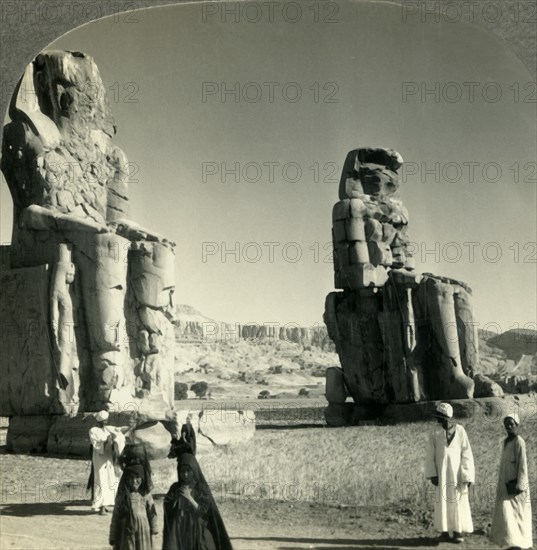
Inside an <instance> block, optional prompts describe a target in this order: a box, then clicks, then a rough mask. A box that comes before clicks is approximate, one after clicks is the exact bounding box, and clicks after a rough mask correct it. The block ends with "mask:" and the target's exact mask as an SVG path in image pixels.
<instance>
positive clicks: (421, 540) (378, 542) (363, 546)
mask: <svg viewBox="0 0 537 550" xmlns="http://www.w3.org/2000/svg"><path fill="white" fill-rule="evenodd" d="M234 540H252V541H253V540H269V541H274V542H282V543H288V544H293V543H295V544H298V543H300V544H301V545H302V544H310V545H313V544H315V548H317V549H318V550H350V549H353V550H354V549H356V550H358V549H359V550H395V549H398V548H434V547H436V546H438V539H436V538H431V537H414V538H412V537H411V538H393V539H389V538H386V537H381V538H378V539H372V538H370V539H320V538H302V537H297V538H292V537H266V538H265V537H259V538H256V537H238V538H237V539H234ZM317 545H323V546H317ZM278 548H279V550H296V548H297V547H296V546H287V545H285V546H279V547H278Z"/></svg>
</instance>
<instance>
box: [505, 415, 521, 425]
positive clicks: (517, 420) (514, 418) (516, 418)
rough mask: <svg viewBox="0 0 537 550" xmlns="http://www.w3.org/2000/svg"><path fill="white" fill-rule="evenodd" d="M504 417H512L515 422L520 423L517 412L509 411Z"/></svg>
mask: <svg viewBox="0 0 537 550" xmlns="http://www.w3.org/2000/svg"><path fill="white" fill-rule="evenodd" d="M505 418H512V419H513V420H514V421H515V424H516V425H517V426H518V425H519V424H520V417H519V416H518V413H516V412H514V413H509V414H508V415H507V416H506V417H505ZM505 418H504V420H505Z"/></svg>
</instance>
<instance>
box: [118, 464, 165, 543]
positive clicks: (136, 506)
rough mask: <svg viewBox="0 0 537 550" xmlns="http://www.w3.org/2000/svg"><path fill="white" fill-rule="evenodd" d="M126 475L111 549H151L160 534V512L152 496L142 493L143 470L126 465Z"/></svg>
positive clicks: (119, 500) (140, 466)
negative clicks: (158, 525) (158, 519)
mask: <svg viewBox="0 0 537 550" xmlns="http://www.w3.org/2000/svg"><path fill="white" fill-rule="evenodd" d="M123 476H124V478H125V483H124V484H123V486H122V489H121V490H120V491H118V495H117V497H116V502H115V506H114V513H113V515H112V524H111V525H110V541H109V542H110V546H113V547H114V550H151V548H153V536H154V535H155V534H156V533H157V532H158V527H157V512H156V510H155V504H154V502H153V498H152V496H151V493H147V494H145V495H144V494H142V493H141V492H140V487H141V486H142V482H143V478H144V468H143V466H142V465H140V464H133V465H131V466H127V467H126V468H125V471H124V472H123Z"/></svg>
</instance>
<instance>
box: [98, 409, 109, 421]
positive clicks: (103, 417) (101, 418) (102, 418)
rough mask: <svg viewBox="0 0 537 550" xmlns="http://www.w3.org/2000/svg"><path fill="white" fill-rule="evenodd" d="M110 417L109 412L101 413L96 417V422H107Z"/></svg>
mask: <svg viewBox="0 0 537 550" xmlns="http://www.w3.org/2000/svg"><path fill="white" fill-rule="evenodd" d="M109 416H110V415H109V414H108V411H99V412H98V413H97V414H96V415H95V420H97V422H105V421H106V420H108V417H109Z"/></svg>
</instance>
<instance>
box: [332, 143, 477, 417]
mask: <svg viewBox="0 0 537 550" xmlns="http://www.w3.org/2000/svg"><path fill="white" fill-rule="evenodd" d="M402 164H403V159H402V158H401V156H400V155H399V153H397V152H396V151H393V150H392V149H380V148H361V149H355V150H353V151H351V152H350V153H349V154H348V155H347V158H346V160H345V164H344V167H343V173H342V176H341V181H340V186H339V202H337V203H336V204H335V206H334V208H333V225H332V228H333V229H332V237H333V246H334V272H335V287H336V288H338V289H342V292H332V293H330V294H329V295H328V296H327V298H326V303H325V313H324V321H325V324H326V326H327V329H328V334H329V336H330V337H331V339H332V340H333V341H334V343H335V345H336V351H337V353H338V355H339V359H340V362H341V367H342V373H341V375H340V378H341V380H340V381H341V383H344V385H345V386H346V388H347V390H348V392H349V393H350V395H351V396H352V397H353V399H354V401H355V403H357V404H358V405H364V406H365V407H372V408H373V409H375V407H376V408H377V410H378V408H379V407H380V408H381V407H382V406H383V405H386V404H388V403H412V402H418V401H427V400H435V399H462V398H471V397H472V396H473V390H474V382H473V380H472V376H473V372H474V368H475V365H476V364H477V362H478V347H477V346H478V340H477V332H476V328H475V325H474V323H473V321H474V318H473V311H472V305H471V293H472V291H471V289H470V288H469V287H468V286H467V285H465V284H464V283H462V282H460V281H456V280H453V279H449V278H446V277H440V276H436V275H432V274H429V273H426V274H419V273H416V271H415V269H414V267H415V266H414V261H413V258H412V256H411V254H410V252H409V249H410V248H411V247H410V246H409V245H410V242H409V237H408V233H407V227H408V212H407V210H406V208H405V207H404V206H403V204H402V202H401V201H400V200H399V199H398V198H397V194H396V192H397V189H398V187H399V178H398V175H397V171H398V170H399V169H400V168H401V166H402ZM327 380H331V382H330V383H331V384H336V383H337V382H336V380H337V376H336V377H334V373H332V374H331V376H330V377H327ZM332 390H334V388H333V387H332V388H330V387H327V396H328V399H329V402H331V405H330V406H332V407H333V408H335V409H337V407H338V406H341V405H342V403H343V402H344V400H345V397H344V395H345V394H344V392H338V391H332ZM331 395H333V396H336V397H333V398H331ZM337 396H339V397H337ZM336 414H337V411H336Z"/></svg>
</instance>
